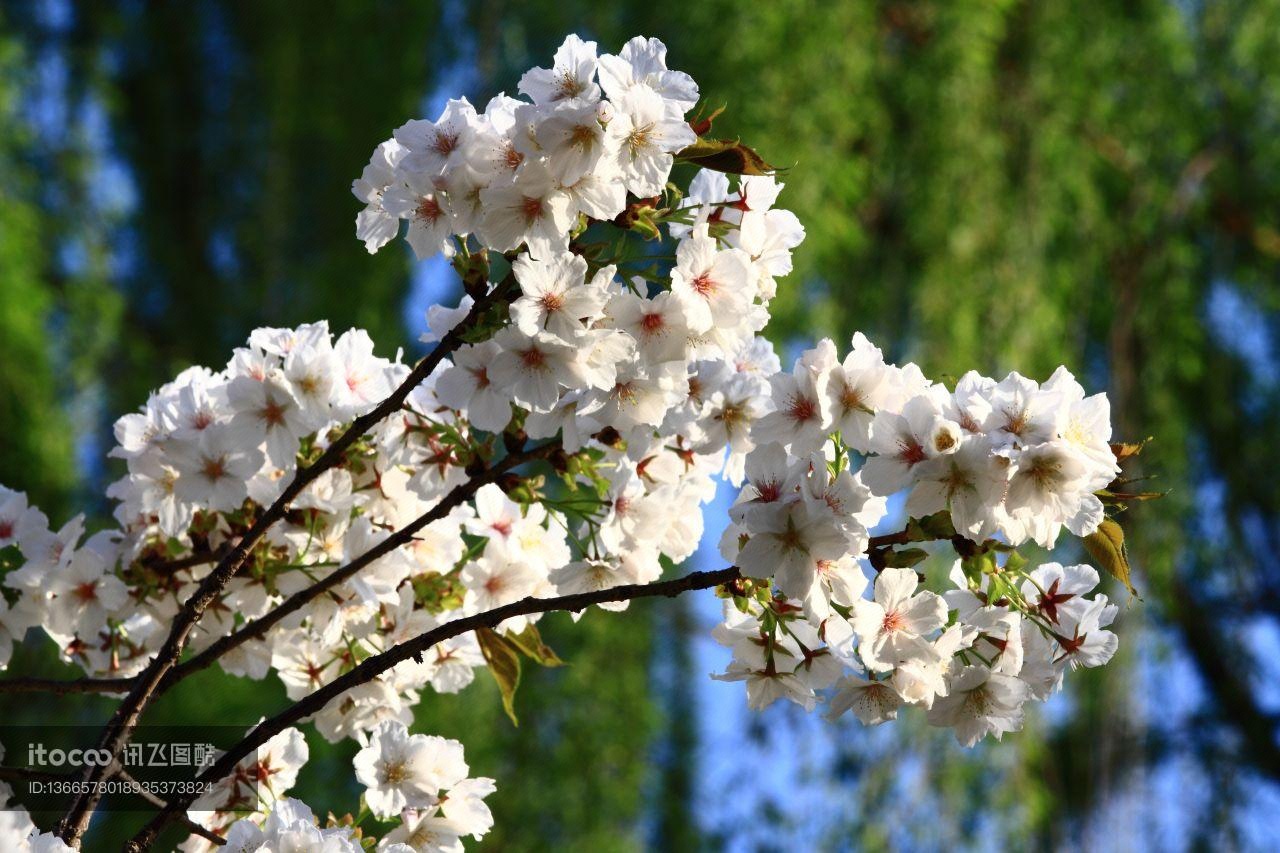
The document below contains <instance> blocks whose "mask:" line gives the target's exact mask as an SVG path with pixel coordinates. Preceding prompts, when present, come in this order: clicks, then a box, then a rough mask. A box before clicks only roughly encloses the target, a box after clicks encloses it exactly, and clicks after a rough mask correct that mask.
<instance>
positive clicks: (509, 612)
mask: <svg viewBox="0 0 1280 853" xmlns="http://www.w3.org/2000/svg"><path fill="white" fill-rule="evenodd" d="M738 577H739V575H738V569H737V567H736V566H732V567H730V568H727V569H720V570H718V571H714V572H693V573H691V574H688V575H685V576H683V577H680V578H675V579H673V580H669V581H659V582H657V583H651V584H628V585H625V586H616V587H613V588H611V589H602V590H594V591H592V592H583V593H576V594H574V595H561V596H557V597H555V598H524V599H521V600H520V601H516V602H513V603H511V604H507V605H505V606H503V607H498V608H495V609H493V610H489V611H487V612H484V613H477V614H474V615H472V616H464V617H463V618H461V619H456V620H454V621H453V622H447V623H445V624H444V625H440V626H439V627H436V628H433V629H432V630H430V631H427V632H426V633H425V634H419V635H418V636H417V637H414V638H413V639H411V640H407V641H405V642H403V643H401V644H400V645H398V646H395V647H393V648H391V649H388V650H387V651H385V652H382V653H381V654H377V655H374V656H373V657H370V658H366V659H365V660H364V661H363V662H361V663H360V664H358V665H356V667H355V668H353V669H352V670H350V671H349V672H347V673H345V674H343V675H341V676H339V677H338V678H336V679H334V680H333V681H331V682H329V683H328V684H326V685H324V686H323V687H321V688H319V689H318V690H316V691H315V692H314V693H311V694H310V695H308V696H306V697H304V698H303V699H300V700H299V701H297V702H295V703H294V704H293V705H291V706H289V707H288V708H286V709H285V710H283V711H281V712H280V713H279V714H276V715H275V716H274V717H271V718H270V719H268V720H264V721H263V722H261V723H259V724H258V725H257V726H255V727H254V728H253V730H252V731H250V732H249V734H248V735H246V736H245V738H244V739H243V740H242V741H240V743H238V744H236V745H235V746H233V747H232V748H231V749H229V750H228V751H227V752H225V753H224V754H223V755H222V756H221V757H220V758H219V759H218V760H217V761H216V762H214V764H213V765H212V766H210V767H209V768H208V769H207V770H205V771H204V772H203V773H201V774H200V775H199V776H198V777H197V779H196V781H197V782H215V781H217V780H219V779H221V778H223V777H224V776H226V775H228V774H229V773H231V772H233V771H234V770H235V767H236V765H237V764H238V763H239V762H240V761H241V760H242V759H243V758H245V757H246V756H248V755H250V754H251V753H253V752H254V750H256V749H257V748H258V747H260V746H262V745H263V744H264V743H266V742H267V741H269V740H270V739H271V738H273V737H275V736H276V735H277V734H279V733H280V732H282V731H284V730H285V729H286V728H288V727H289V726H291V725H293V724H294V723H296V722H299V721H300V720H303V719H305V718H307V717H310V716H312V715H313V714H316V713H318V712H319V711H321V710H323V709H324V708H325V707H326V706H327V705H328V704H329V703H330V702H332V701H333V700H334V699H336V698H337V697H338V696H341V695H342V694H343V693H345V692H346V691H348V690H350V689H352V688H353V687H358V686H359V685H361V684H366V683H368V682H369V681H372V680H373V679H374V678H377V677H378V676H379V675H381V674H382V673H384V672H386V671H387V670H389V669H391V668H392V667H395V666H397V665H398V664H401V663H403V662H404V661H406V660H408V659H409V658H416V659H419V660H420V659H421V657H422V654H423V653H424V652H425V651H427V650H428V649H430V648H432V647H433V646H435V645H437V644H438V643H441V642H443V641H445V640H448V639H450V638H452V637H457V636H460V635H462V634H465V633H467V632H469V631H474V630H476V629H477V628H493V627H495V626H497V625H499V624H501V623H502V622H503V621H505V620H507V619H510V618H512V617H514V616H527V615H529V614H532V613H547V612H550V611H553V610H573V611H579V610H583V609H584V608H586V607H589V606H591V605H593V604H600V603H602V602H609V601H630V600H633V599H637V598H651V597H657V596H667V597H674V596H677V595H680V594H681V593H684V592H690V591H692V590H697V589H708V588H710V587H715V586H719V585H721V584H724V583H729V582H730V581H733V580H735V579H737V578H738ZM194 799H195V797H194V796H193V795H188V794H183V795H181V796H179V797H177V798H175V799H174V800H173V801H171V802H170V803H169V805H168V806H166V807H165V808H164V809H163V810H162V811H161V812H160V813H159V814H158V815H156V816H155V817H154V818H153V819H152V820H151V822H150V823H148V824H147V825H146V826H145V827H143V829H142V830H141V831H139V832H138V834H137V835H135V836H134V837H133V838H132V839H130V840H129V842H128V843H127V844H126V845H125V849H126V850H128V851H132V852H133V853H140V851H143V850H146V849H148V848H149V847H150V846H151V844H153V843H154V842H155V839H156V836H157V835H158V834H159V833H160V832H161V831H162V830H163V829H164V828H165V827H166V826H168V825H169V823H171V822H172V821H173V820H174V819H176V818H177V817H178V816H179V815H180V814H181V813H182V812H183V811H184V810H185V809H186V808H187V807H188V806H189V805H190V804H191V802H192V801H193V800H194Z"/></svg>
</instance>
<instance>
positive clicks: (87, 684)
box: [0, 678, 134, 696]
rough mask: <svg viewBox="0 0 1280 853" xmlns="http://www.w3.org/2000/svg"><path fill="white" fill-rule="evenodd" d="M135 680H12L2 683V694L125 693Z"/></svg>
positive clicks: (0, 691) (0, 685)
mask: <svg viewBox="0 0 1280 853" xmlns="http://www.w3.org/2000/svg"><path fill="white" fill-rule="evenodd" d="M133 683H134V679H133V678H10V679H7V680H4V681H0V693H57V694H59V695H64V696H65V695H66V694H68V693H124V692H125V691H127V690H128V689H129V688H130V687H132V686H133Z"/></svg>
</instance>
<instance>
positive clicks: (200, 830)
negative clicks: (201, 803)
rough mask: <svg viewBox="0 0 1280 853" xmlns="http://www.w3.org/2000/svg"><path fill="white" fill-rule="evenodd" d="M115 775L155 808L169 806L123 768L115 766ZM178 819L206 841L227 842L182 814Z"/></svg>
mask: <svg viewBox="0 0 1280 853" xmlns="http://www.w3.org/2000/svg"><path fill="white" fill-rule="evenodd" d="M115 775H116V776H119V777H120V779H121V781H123V782H126V783H127V784H130V785H132V786H133V792H134V793H135V794H137V795H138V796H139V797H142V799H144V800H146V801H147V802H148V803H150V804H151V805H153V806H155V807H156V808H158V809H165V808H168V807H169V801H168V800H166V799H164V798H163V797H161V796H160V795H159V794H155V793H153V792H152V791H151V789H150V788H148V787H147V786H146V785H145V784H143V783H142V782H139V781H138V780H137V779H135V778H133V775H132V774H130V773H129V771H127V770H125V769H124V768H123V767H117V768H116V769H115ZM178 821H179V822H180V823H181V824H182V826H183V827H184V828H185V829H186V830H187V831H188V832H191V833H194V834H195V835H198V836H200V837H201V838H203V839H205V840H206V841H211V842H213V843H214V844H216V845H218V846H219V847H221V846H223V845H224V844H226V843H227V840H226V839H225V838H223V837H222V836H221V835H218V834H217V833H216V832H214V831H213V830H211V829H209V828H208V827H206V826H201V825H200V824H198V823H196V822H195V821H194V820H192V819H191V818H189V817H187V816H186V815H183V816H182V817H180V818H178Z"/></svg>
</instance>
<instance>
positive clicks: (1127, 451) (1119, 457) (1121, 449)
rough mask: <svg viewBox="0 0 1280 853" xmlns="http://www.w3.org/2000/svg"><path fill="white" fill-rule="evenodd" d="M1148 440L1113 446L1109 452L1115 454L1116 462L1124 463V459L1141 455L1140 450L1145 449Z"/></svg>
mask: <svg viewBox="0 0 1280 853" xmlns="http://www.w3.org/2000/svg"><path fill="white" fill-rule="evenodd" d="M1150 440H1151V438H1150V437H1148V438H1144V439H1143V440H1142V441H1138V442H1134V443H1131V444H1113V445H1111V452H1112V453H1113V454H1115V457H1116V461H1117V462H1124V461H1125V460H1126V459H1129V458H1131V457H1134V456H1137V455H1138V454H1139V453H1141V452H1142V448H1144V447H1146V446H1147V442H1148V441H1150Z"/></svg>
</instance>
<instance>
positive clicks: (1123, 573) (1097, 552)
mask: <svg viewBox="0 0 1280 853" xmlns="http://www.w3.org/2000/svg"><path fill="white" fill-rule="evenodd" d="M1084 547H1085V549H1086V550H1088V552H1089V555H1090V556H1091V557H1093V559H1095V560H1097V561H1098V563H1099V565H1101V566H1102V568H1104V569H1106V570H1107V572H1108V573H1110V574H1111V575H1112V576H1113V577H1114V578H1115V579H1116V580H1118V581H1120V583H1122V584H1124V585H1125V588H1126V589H1128V590H1129V594H1130V595H1135V596H1136V595H1137V594H1138V591H1137V590H1136V589H1134V588H1133V584H1132V583H1131V582H1130V581H1129V554H1128V551H1127V550H1126V549H1125V546H1124V529H1123V528H1122V527H1121V526H1120V524H1119V522H1117V521H1116V520H1115V519H1114V518H1107V519H1104V520H1103V522H1102V524H1100V525H1098V529H1097V530H1096V531H1094V532H1093V533H1090V534H1089V535H1088V536H1086V537H1085V538H1084Z"/></svg>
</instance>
